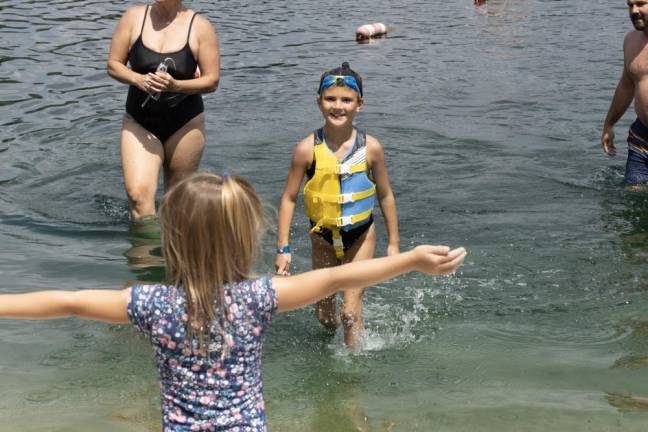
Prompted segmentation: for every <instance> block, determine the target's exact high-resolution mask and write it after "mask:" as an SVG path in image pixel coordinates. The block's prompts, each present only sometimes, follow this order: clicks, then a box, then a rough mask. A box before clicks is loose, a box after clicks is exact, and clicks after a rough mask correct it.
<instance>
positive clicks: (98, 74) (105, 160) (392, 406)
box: [0, 0, 648, 432]
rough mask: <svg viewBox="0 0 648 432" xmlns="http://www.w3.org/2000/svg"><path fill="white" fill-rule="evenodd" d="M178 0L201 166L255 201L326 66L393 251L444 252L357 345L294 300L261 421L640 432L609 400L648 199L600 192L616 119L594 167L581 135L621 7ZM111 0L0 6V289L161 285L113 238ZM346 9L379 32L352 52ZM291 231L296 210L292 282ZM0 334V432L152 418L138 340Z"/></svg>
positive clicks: (625, 361) (630, 364) (639, 267)
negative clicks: (337, 80) (204, 51)
mask: <svg viewBox="0 0 648 432" xmlns="http://www.w3.org/2000/svg"><path fill="white" fill-rule="evenodd" d="M187 4H188V6H189V7H191V8H194V9H196V10H199V11H202V12H203V13H204V14H205V15H206V16H207V17H209V19H210V20H211V22H212V23H213V24H214V25H215V27H216V28H217V31H218V33H219V37H220V43H221V49H222V63H223V70H222V81H221V88H220V89H219V90H218V91H217V92H216V93H215V94H210V95H208V96H206V97H205V105H206V110H207V111H206V112H207V133H208V144H207V148H206V152H205V155H204V159H203V163H202V168H203V169H206V170H211V171H214V172H221V171H222V170H223V169H229V170H231V171H234V172H237V173H239V174H242V175H244V176H247V177H248V178H249V179H251V181H252V182H253V183H254V185H255V186H256V188H257V190H258V191H259V192H260V194H261V195H262V196H263V198H264V199H265V200H266V201H267V202H268V203H269V204H271V205H273V206H276V204H277V203H278V200H279V195H280V193H281V190H282V187H283V182H284V178H285V174H286V170H287V167H288V165H289V161H290V154H291V149H292V146H293V145H294V144H295V143H296V142H297V141H298V140H299V139H301V138H302V137H303V136H305V135H306V134H307V133H308V132H309V131H310V130H313V129H315V128H317V127H318V126H319V125H320V124H321V122H322V119H321V115H320V114H319V112H318V110H317V108H316V105H315V89H316V86H317V83H318V78H319V75H320V74H321V73H322V72H323V71H324V70H325V69H329V68H331V67H335V66H338V65H339V64H340V63H341V62H342V61H349V62H350V63H351V66H352V67H353V68H355V69H357V70H358V71H360V72H361V73H362V75H363V77H364V80H365V93H366V106H365V109H364V110H363V113H362V114H361V115H360V116H359V117H358V124H359V126H361V127H362V128H365V129H366V130H368V132H369V133H371V134H373V135H374V136H376V137H377V138H379V139H380V141H381V142H382V144H383V145H384V147H385V150H386V155H387V158H388V167H389V170H390V175H391V178H392V183H393V188H394V190H395V193H396V198H397V203H398V211H399V215H400V228H401V238H402V247H403V249H406V248H409V247H410V246H412V245H416V244H420V243H423V242H430V243H437V244H438V243H442V244H449V245H451V246H459V245H463V246H465V247H466V248H467V249H468V250H469V252H470V255H469V256H468V258H467V260H466V263H465V265H464V267H463V268H462V269H461V271H460V272H459V273H458V274H457V275H456V276H454V277H451V278H438V279H433V278H425V277H423V276H421V275H417V274H412V275H408V276H405V277H401V278H399V279H397V280H395V281H393V282H390V283H385V284H382V285H380V286H379V287H377V288H374V289H372V290H370V291H369V292H368V293H367V295H366V301H365V315H366V325H367V337H366V341H365V345H364V348H363V349H362V351H361V352H360V353H356V354H350V353H349V352H347V351H346V350H345V349H344V347H343V344H342V341H341V337H340V335H336V336H335V337H331V336H328V335H327V334H326V333H325V332H324V331H323V330H322V329H321V328H320V326H319V324H318V323H317V322H316V320H315V319H314V318H313V317H312V310H310V309H306V310H303V311H298V312H295V313H291V314H288V315H284V316H280V317H277V319H276V320H275V321H274V323H273V326H272V328H271V331H270V332H269V334H268V337H267V339H266V344H265V354H264V379H265V390H266V399H267V400H266V406H267V407H268V414H269V425H270V429H271V430H273V431H307V432H311V431H312V432H325V431H359V430H361V431H412V430H418V431H452V432H458V431H474V430H478V431H502V430H510V431H546V430H556V431H644V430H646V427H647V426H646V425H647V424H648V410H646V409H645V407H642V405H641V404H637V403H635V402H634V401H632V400H631V399H630V396H637V397H646V398H648V267H647V266H646V263H647V262H648V195H646V194H639V193H629V192H626V191H624V189H623V187H622V180H623V165H624V162H625V148H626V147H625V144H624V141H625V136H626V131H627V127H628V125H629V124H630V123H631V121H632V120H633V115H632V113H631V112H629V113H628V114H627V115H626V116H625V117H624V118H623V119H622V121H621V122H620V123H619V125H618V126H617V128H616V132H617V145H618V147H619V156H617V157H616V158H615V159H609V158H607V157H605V156H604V155H603V153H602V151H601V149H600V144H599V137H600V130H601V125H602V122H603V118H604V116H605V114H606V111H607V108H608V105H609V101H610V100H611V97H612V93H613V91H614V87H615V85H616V82H617V80H618V78H619V77H620V74H621V68H622V52H621V46H622V41H623V36H624V34H625V32H626V31H628V30H630V29H631V24H630V22H629V20H628V17H627V11H626V6H625V2H623V1H621V0H618V1H617V0H615V1H610V0H594V1H587V2H565V1H562V2H561V1H549V0H516V1H513V0H511V1H506V0H499V1H497V0H492V1H490V2H489V3H488V4H487V5H486V6H482V7H475V6H474V5H473V2H472V1H470V0H410V1H401V0H374V1H371V2H370V1H367V0H360V1H357V2H351V3H340V2H334V1H331V0H321V1H318V2H313V1H307V0H295V1H291V2H287V1H282V0H274V1H265V2H253V1H242V0H231V1H222V2H209V1H206V0H202V1H193V2H188V3H187ZM127 5H128V2H120V1H115V0H109V1H104V2H98V1H92V0H90V1H69V0H67V1H66V0H55V1H41V0H31V1H18V0H5V1H3V2H0V15H1V16H2V20H1V22H0V41H1V43H0V65H1V67H0V72H1V73H0V125H1V132H0V245H1V246H0V280H1V281H2V282H1V283H0V290H1V291H3V292H23V291H30V290H37V289H48V288H55V289H77V288H84V287H93V288H96V287H99V288H119V287H121V286H123V285H124V283H125V282H126V281H133V280H137V279H158V280H159V279H160V278H161V277H162V271H161V269H160V266H159V259H158V258H156V254H157V252H158V251H157V250H156V248H157V243H159V237H158V234H157V233H156V232H155V227H151V226H148V227H147V226H144V227H143V228H141V229H132V228H129V221H128V216H127V203H126V200H125V194H124V192H123V184H122V179H121V168H120V162H119V145H118V137H119V127H120V118H121V116H122V113H123V106H124V101H125V97H126V87H125V86H124V85H122V84H119V83H117V82H115V81H113V80H111V79H109V77H108V76H107V75H106V72H105V63H106V57H107V53H108V47H109V41H110V37H111V34H112V30H113V28H114V26H115V24H116V22H117V19H118V18H119V16H120V15H121V14H122V13H123V11H124V10H125V8H126V7H127ZM371 21H383V22H385V23H387V24H389V25H391V26H393V31H392V33H391V34H390V36H389V37H388V38H387V39H384V40H381V41H378V43H374V44H367V45H359V44H356V43H355V42H354V41H353V37H354V29H355V27H356V26H358V25H360V24H364V23H366V22H371ZM377 220H378V228H379V245H378V252H379V253H380V254H383V253H384V251H385V248H386V234H385V231H384V225H383V223H382V220H381V218H380V217H378V218H377ZM306 229H307V221H306V220H305V217H304V215H303V212H299V213H298V216H297V217H296V220H295V224H294V230H293V234H292V240H291V243H292V247H293V250H294V257H295V258H294V260H295V261H296V267H297V269H298V270H307V269H308V268H309V265H310V260H309V242H308V238H307V234H306ZM272 237H273V235H272V234H270V236H269V238H268V240H267V245H266V246H267V247H266V250H267V251H268V253H267V255H266V256H265V257H264V261H265V262H264V263H261V264H260V266H259V270H260V271H261V272H269V271H271V269H272V262H273V256H272V251H273V246H274V241H273V238H272ZM156 242H157V243H156ZM1 326H2V331H1V334H2V343H3V347H2V350H0V376H1V379H0V394H1V395H2V396H0V430H1V431H16V430H20V431H86V430H93V431H150V430H156V429H159V427H160V420H159V417H160V414H159V408H158V389H157V382H156V372H155V369H154V363H153V360H152V351H151V350H150V348H149V347H148V346H147V345H146V343H145V342H144V341H143V339H141V338H140V337H139V336H138V335H137V334H136V333H135V331H134V330H133V329H132V328H130V327H129V326H107V325H103V324H96V323H88V322H83V321H80V320H72V319H70V320H58V321H50V322H15V321H3V322H2V323H1Z"/></svg>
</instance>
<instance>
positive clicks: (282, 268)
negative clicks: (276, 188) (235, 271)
mask: <svg viewBox="0 0 648 432" xmlns="http://www.w3.org/2000/svg"><path fill="white" fill-rule="evenodd" d="M311 163H313V136H312V134H311V135H309V136H308V137H306V138H305V139H304V140H302V141H301V142H300V143H299V144H297V146H295V150H294V151H293V157H292V161H291V163H290V170H289V171H288V177H287V178H286V186H285V187H284V191H283V193H282V194H281V202H280V204H279V222H278V227H277V249H281V248H283V247H284V246H288V245H289V244H290V243H289V241H290V226H291V224H292V218H293V215H294V214H295V203H296V202H297V195H298V194H299V187H300V186H301V182H302V180H303V179H304V175H305V174H306V170H307V169H308V167H309V166H310V164H311ZM291 261H292V256H291V254H290V253H281V254H279V253H278V254H277V257H276V259H275V270H276V271H277V274H280V275H284V276H285V275H287V274H288V270H289V268H290V262H291Z"/></svg>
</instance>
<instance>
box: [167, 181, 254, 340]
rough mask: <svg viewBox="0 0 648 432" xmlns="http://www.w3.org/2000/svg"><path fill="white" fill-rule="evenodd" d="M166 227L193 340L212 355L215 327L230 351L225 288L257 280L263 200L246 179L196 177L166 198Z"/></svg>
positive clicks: (170, 263)
mask: <svg viewBox="0 0 648 432" xmlns="http://www.w3.org/2000/svg"><path fill="white" fill-rule="evenodd" d="M160 223H161V225H162V248H163V253H164V257H165V260H166V272H167V279H168V282H169V283H170V284H173V285H175V286H178V287H180V286H182V287H183V289H184V291H185V295H186V297H187V298H186V300H187V315H188V318H189V319H188V321H187V336H188V338H189V339H193V338H195V337H196V335H198V339H199V349H200V350H201V351H208V346H209V342H208V339H209V328H210V325H211V324H212V323H215V324H217V327H218V331H219V333H220V334H221V336H222V338H223V353H225V352H227V351H229V349H228V342H229V340H228V335H227V331H226V325H227V313H226V310H225V308H226V303H225V294H224V290H223V286H224V285H225V284H228V283H236V282H241V281H243V280H246V279H249V278H250V277H251V276H252V266H253V264H254V260H255V258H257V256H258V252H259V245H260V243H261V239H262V237H263V233H264V230H265V227H266V223H265V217H264V213H263V204H262V202H261V200H260V199H259V197H258V196H257V194H256V192H255V191H254V189H253V188H252V186H251V185H250V184H249V183H248V182H247V181H246V180H245V179H243V178H242V177H238V176H229V175H225V176H223V177H221V176H217V175H214V174H207V173H202V174H194V175H192V176H190V177H188V178H186V179H184V180H182V181H181V182H180V183H178V184H177V185H176V186H174V187H173V188H172V189H171V190H170V191H169V192H168V193H167V194H166V195H165V197H164V199H163V200H162V204H161V206H160ZM217 310H220V313H218V312H217ZM217 318H218V319H217ZM206 339H207V340H206Z"/></svg>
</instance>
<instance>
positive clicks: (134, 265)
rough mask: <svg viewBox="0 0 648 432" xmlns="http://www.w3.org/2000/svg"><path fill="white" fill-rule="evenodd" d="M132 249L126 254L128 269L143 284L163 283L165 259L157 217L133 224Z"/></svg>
mask: <svg viewBox="0 0 648 432" xmlns="http://www.w3.org/2000/svg"><path fill="white" fill-rule="evenodd" d="M127 238H128V241H129V242H130V244H131V247H130V248H129V249H128V250H127V251H126V252H124V256H125V257H126V258H127V259H128V267H129V268H130V269H131V270H132V271H133V273H135V275H136V276H137V280H138V281H141V282H162V281H164V279H165V270H164V259H163V258H162V247H161V245H160V224H159V221H158V219H157V218H156V217H151V218H144V219H143V220H141V221H138V222H134V223H131V224H130V225H129V229H128V236H127Z"/></svg>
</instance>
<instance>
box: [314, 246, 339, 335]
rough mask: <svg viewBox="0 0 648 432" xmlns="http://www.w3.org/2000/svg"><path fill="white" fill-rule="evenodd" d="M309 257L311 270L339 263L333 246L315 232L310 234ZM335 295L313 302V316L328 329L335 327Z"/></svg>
mask: <svg viewBox="0 0 648 432" xmlns="http://www.w3.org/2000/svg"><path fill="white" fill-rule="evenodd" d="M310 238H311V250H312V252H311V258H312V261H313V270H315V269H319V268H325V267H333V266H336V265H338V264H339V262H338V260H337V258H336V257H335V250H334V249H333V246H331V244H329V243H328V242H327V241H326V240H324V239H323V238H322V237H320V236H319V235H317V234H311V235H310ZM335 303H336V302H335V295H332V296H330V297H326V298H325V299H322V300H320V301H318V302H317V303H315V316H316V317H317V319H318V320H319V322H320V323H322V325H323V326H324V327H326V328H327V329H329V330H335V329H336V328H337V325H338V323H337V318H336V316H335V308H336V304H335Z"/></svg>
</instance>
